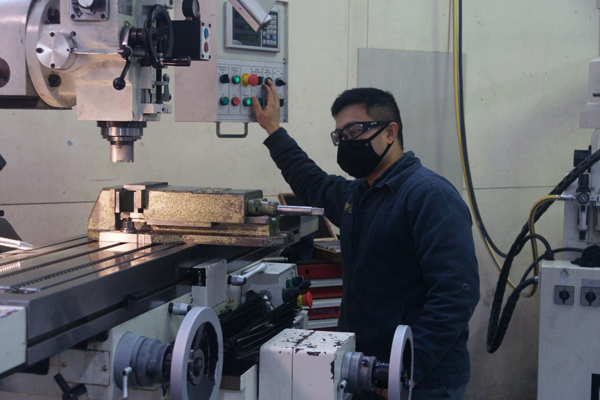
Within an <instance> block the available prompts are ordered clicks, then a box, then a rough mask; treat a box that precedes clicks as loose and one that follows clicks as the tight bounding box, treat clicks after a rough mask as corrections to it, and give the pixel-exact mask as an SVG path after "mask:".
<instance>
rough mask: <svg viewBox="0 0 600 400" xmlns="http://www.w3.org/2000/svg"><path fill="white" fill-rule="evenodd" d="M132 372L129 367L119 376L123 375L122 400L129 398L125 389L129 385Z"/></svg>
mask: <svg viewBox="0 0 600 400" xmlns="http://www.w3.org/2000/svg"><path fill="white" fill-rule="evenodd" d="M132 372H133V369H132V368H131V367H127V368H125V369H124V370H123V371H121V375H123V400H127V399H128V398H129V392H128V390H127V387H128V385H129V376H130V375H131V373H132Z"/></svg>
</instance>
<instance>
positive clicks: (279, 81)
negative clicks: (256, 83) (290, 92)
mask: <svg viewBox="0 0 600 400" xmlns="http://www.w3.org/2000/svg"><path fill="white" fill-rule="evenodd" d="M285 85H287V83H286V82H285V81H284V80H283V79H281V78H277V79H275V86H285Z"/></svg>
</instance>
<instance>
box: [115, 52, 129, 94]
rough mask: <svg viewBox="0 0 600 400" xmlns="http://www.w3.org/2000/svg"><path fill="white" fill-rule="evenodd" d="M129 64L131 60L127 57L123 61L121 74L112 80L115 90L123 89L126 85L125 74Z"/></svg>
mask: <svg viewBox="0 0 600 400" xmlns="http://www.w3.org/2000/svg"><path fill="white" fill-rule="evenodd" d="M130 65H131V60H130V59H129V58H127V60H126V62H125V67H124V68H123V72H121V76H119V77H118V78H115V80H114V81H113V87H114V88H115V89H117V90H123V89H125V86H127V83H126V82H125V76H127V72H128V71H129V66H130Z"/></svg>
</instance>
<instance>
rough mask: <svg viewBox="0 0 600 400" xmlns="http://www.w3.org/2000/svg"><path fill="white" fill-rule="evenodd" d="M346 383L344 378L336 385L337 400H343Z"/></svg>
mask: <svg viewBox="0 0 600 400" xmlns="http://www.w3.org/2000/svg"><path fill="white" fill-rule="evenodd" d="M347 385H348V382H346V380H345V379H344V380H342V381H341V382H340V384H339V385H338V400H344V391H345V389H346V386H347Z"/></svg>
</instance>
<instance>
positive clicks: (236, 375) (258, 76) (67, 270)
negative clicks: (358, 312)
mask: <svg viewBox="0 0 600 400" xmlns="http://www.w3.org/2000/svg"><path fill="white" fill-rule="evenodd" d="M172 15H174V17H175V19H174V20H172V19H171V16H172ZM287 29H288V11H287V3H286V2H283V1H275V0H229V1H226V0H201V1H198V0H6V1H2V2H0V43H2V44H3V45H2V46H0V108H20V109H65V108H71V107H74V106H75V105H77V118H78V119H79V120H83V121H98V126H99V127H100V128H101V133H102V136H103V137H104V138H105V139H107V140H108V141H109V142H110V146H111V150H110V159H111V161H112V162H122V161H130V162H131V161H133V158H134V157H133V144H134V142H135V141H136V140H140V139H141V137H142V133H143V128H144V127H145V126H146V123H147V122H148V121H157V120H159V119H160V116H161V114H170V113H174V114H175V120H176V121H186V122H190V121H192V122H216V133H217V135H218V136H220V137H232V136H235V137H244V136H246V135H247V133H248V122H251V121H253V120H254V117H253V115H252V113H251V107H250V103H249V99H250V98H251V97H258V98H259V99H261V100H262V101H263V102H264V101H265V98H264V93H263V92H262V89H261V84H262V83H263V82H265V81H266V80H268V79H271V80H273V82H274V83H275V85H276V88H277V91H278V94H279V97H280V98H281V103H280V105H281V109H282V114H281V119H282V122H284V121H287V118H288V102H287V98H288V96H287V76H288V74H287V42H288V38H287ZM171 67H175V71H174V73H173V74H171V75H170V74H167V73H165V72H166V71H167V70H168V68H171ZM173 81H174V85H175V92H176V97H175V99H174V101H175V103H176V107H173V106H171V104H170V101H171V91H170V89H169V88H170V85H172V84H173ZM199 93H202V95H201V96H198V94H199ZM221 122H240V123H244V124H245V129H244V132H243V133H242V134H240V135H225V134H223V133H222V132H221V129H220V123H221ZM322 213H323V210H320V209H314V208H307V207H288V206H281V205H278V204H276V203H273V202H268V201H265V200H264V199H263V194H262V192H261V191H260V190H235V189H223V188H205V187H173V186H169V185H168V184H167V183H166V182H142V183H137V184H130V185H124V186H119V187H110V188H105V189H102V191H101V192H100V195H99V196H98V200H97V201H96V203H95V206H94V208H93V210H92V212H91V214H90V217H89V221H88V229H87V234H86V235H82V236H80V237H76V238H71V239H67V240H62V241H59V242H56V243H53V244H50V245H47V246H42V247H36V248H34V249H33V250H30V251H28V252H21V251H16V250H15V251H10V252H6V253H2V254H0V337H1V340H0V399H36V400H39V399H44V400H46V399H60V398H63V399H78V398H79V399H83V398H89V399H120V398H123V399H127V398H131V399H177V400H179V399H186V400H187V399H190V398H200V399H216V398H219V399H248V400H251V399H261V400H268V399H277V400H281V399H290V400H291V399H297V400H301V399H332V398H333V399H348V398H350V396H351V394H352V393H362V392H366V391H373V390H374V388H375V387H382V388H385V387H389V390H390V398H392V399H400V398H402V399H408V398H410V383H411V379H412V335H411V332H410V328H408V327H402V326H401V327H399V328H398V331H397V334H396V337H395V340H394V344H393V356H392V360H390V363H389V364H384V363H381V362H378V361H377V360H375V359H374V358H373V357H368V356H365V355H363V354H362V353H356V352H354V351H353V350H354V335H353V334H348V333H337V332H313V331H308V330H305V329H303V328H305V327H306V322H307V319H306V311H304V310H303V309H305V308H306V307H307V306H309V305H310V301H311V300H310V295H309V294H308V293H306V289H307V287H308V286H309V283H308V282H307V281H302V279H301V278H299V277H298V276H297V271H296V267H295V265H293V264H290V263H287V262H286V260H284V259H281V258H278V257H277V254H278V253H279V251H280V250H281V249H282V248H283V247H285V246H288V245H290V244H293V243H295V242H297V241H298V240H299V238H300V237H302V236H305V235H308V234H310V233H311V232H314V231H315V230H316V229H317V220H316V215H320V214H322ZM292 327H293V328H296V329H289V328H292ZM260 360H263V361H264V362H263V361H260ZM299 371H303V372H302V373H300V372H299ZM259 388H260V390H259Z"/></svg>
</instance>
